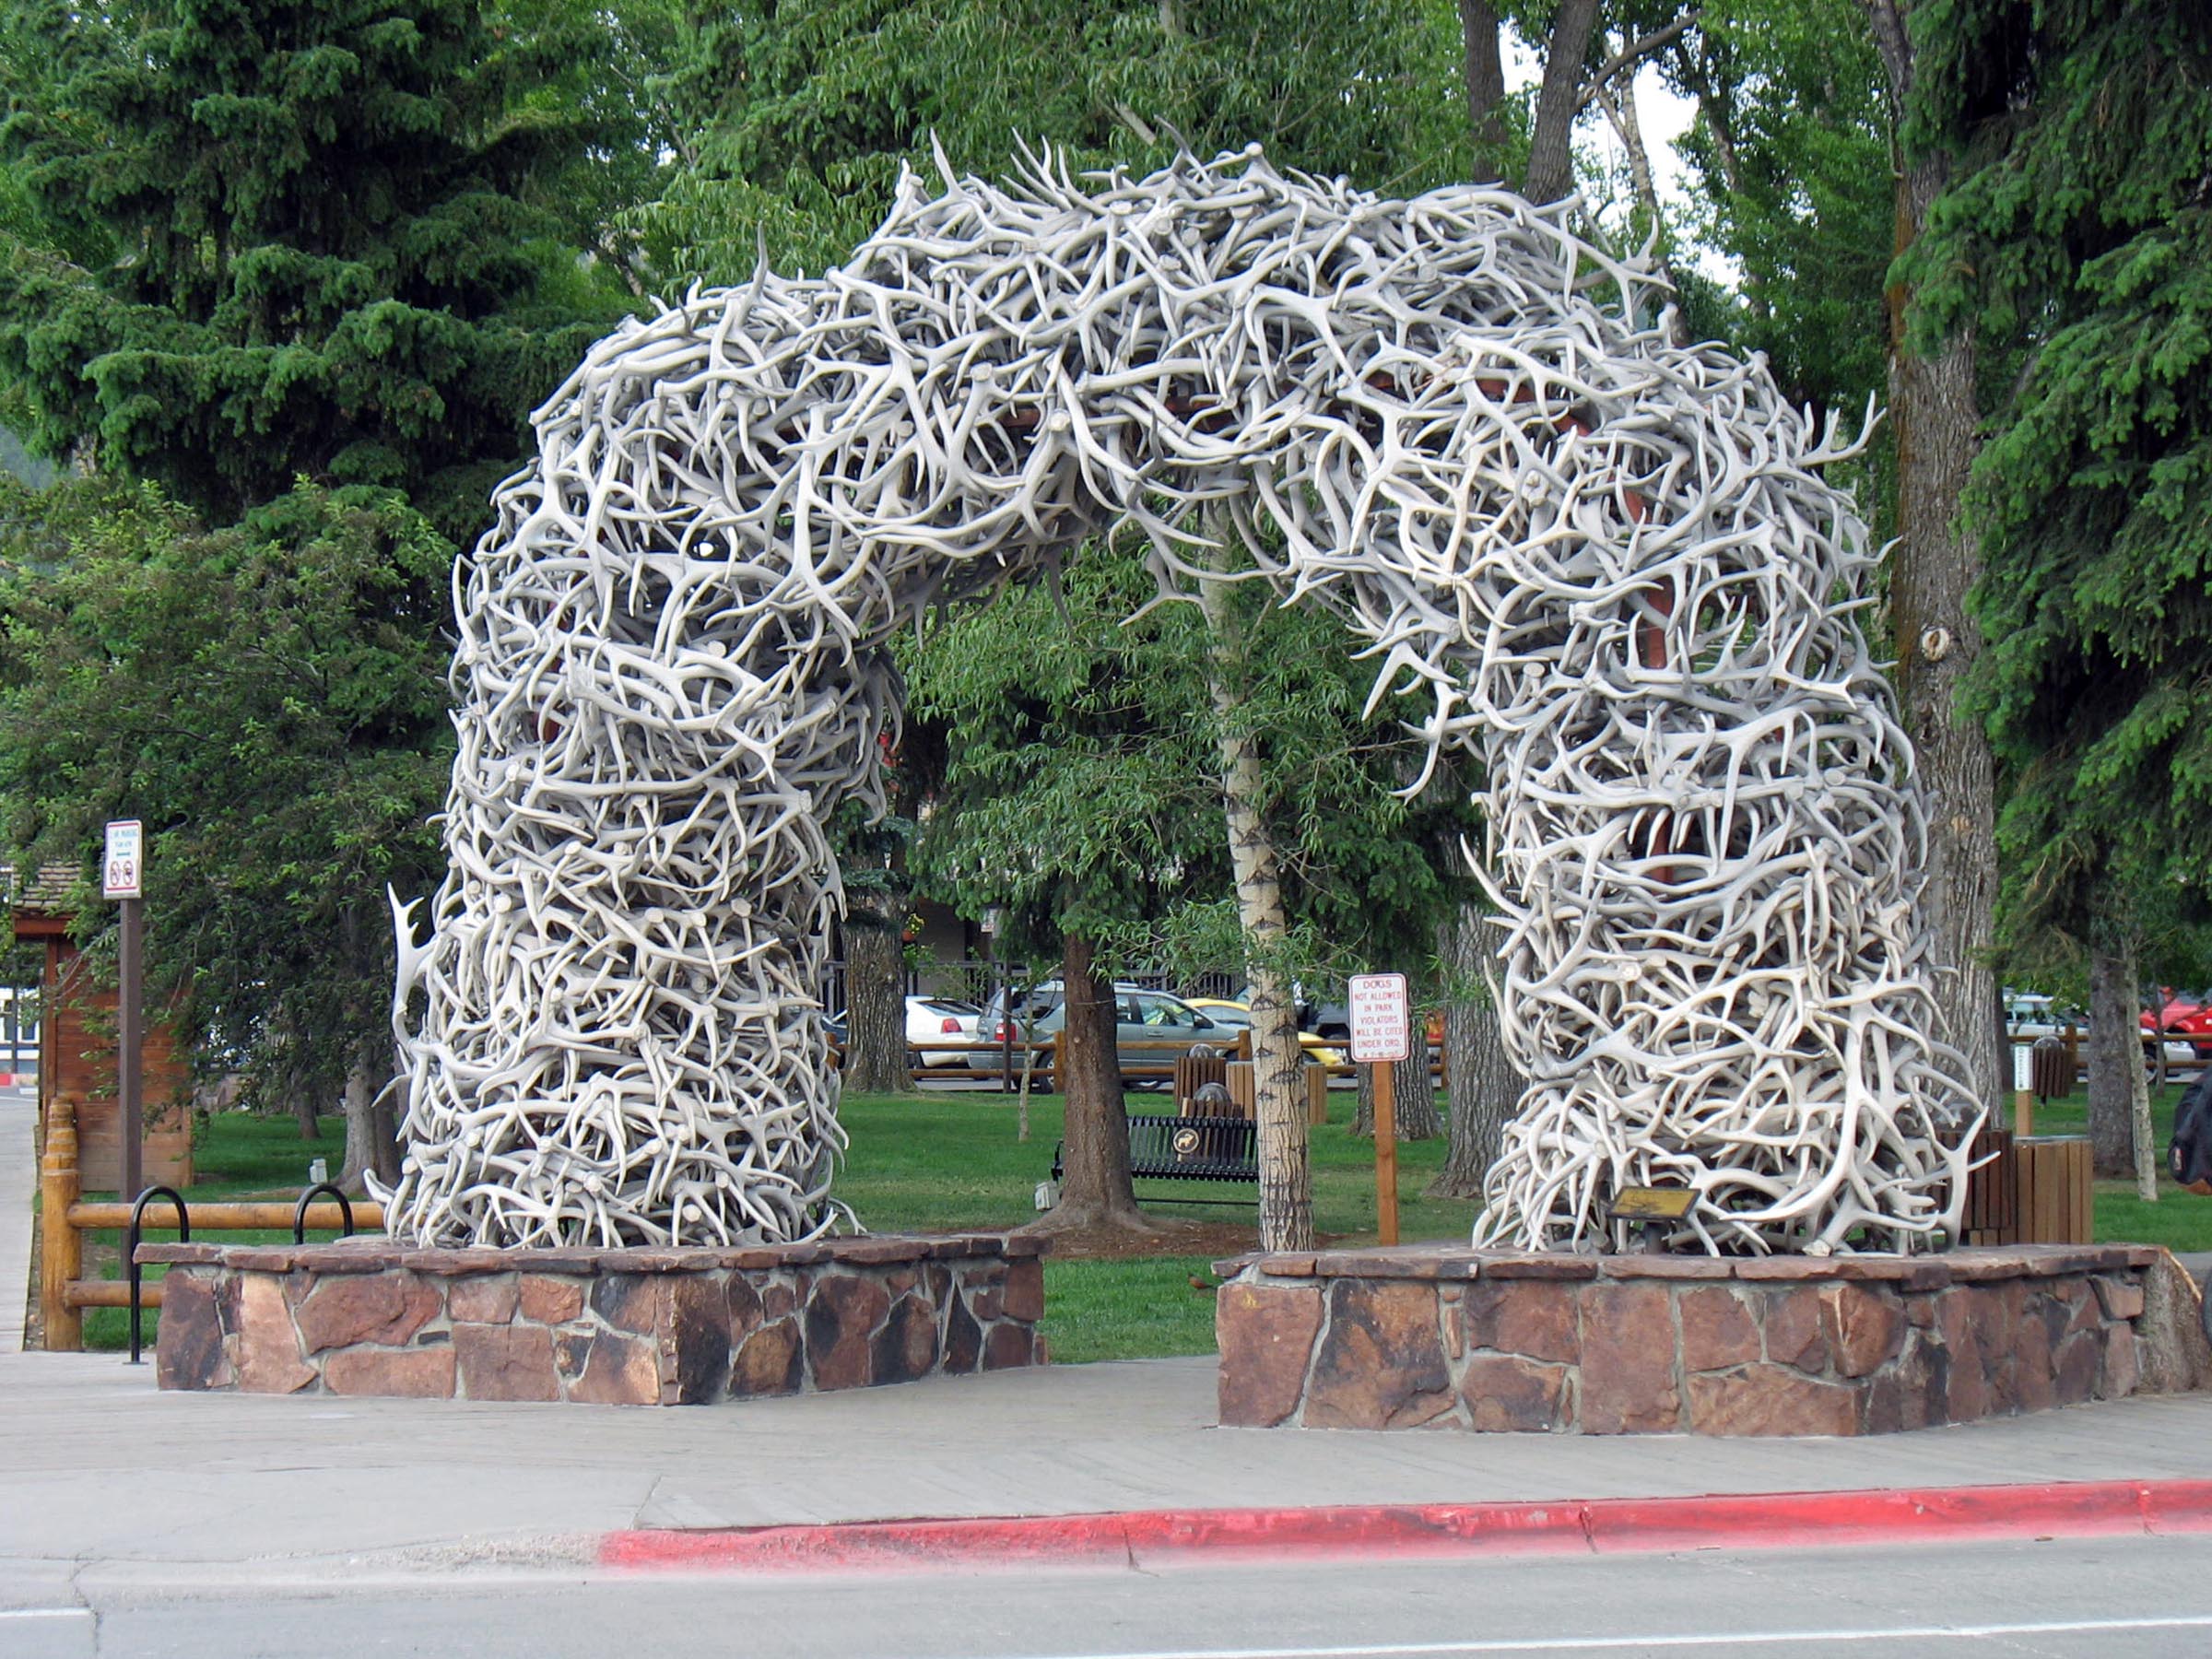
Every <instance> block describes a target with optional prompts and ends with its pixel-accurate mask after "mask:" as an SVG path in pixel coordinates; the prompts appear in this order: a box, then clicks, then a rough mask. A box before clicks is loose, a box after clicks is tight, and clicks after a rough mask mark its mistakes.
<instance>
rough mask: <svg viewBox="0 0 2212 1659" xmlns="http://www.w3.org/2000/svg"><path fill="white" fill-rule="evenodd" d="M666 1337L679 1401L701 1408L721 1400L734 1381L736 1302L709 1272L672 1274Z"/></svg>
mask: <svg viewBox="0 0 2212 1659" xmlns="http://www.w3.org/2000/svg"><path fill="white" fill-rule="evenodd" d="M660 1338H661V1348H662V1354H661V1371H662V1375H663V1376H664V1378H665V1380H666V1382H667V1383H668V1392H669V1393H670V1394H671V1395H672V1396H673V1403H675V1404H677V1405H682V1406H700V1405H704V1404H706V1403H707V1402H708V1401H710V1400H712V1399H714V1398H716V1397H717V1396H719V1395H720V1394H721V1393H722V1391H723V1389H724V1386H725V1385H726V1384H727V1383H728V1382H729V1377H730V1302H729V1295H728V1292H727V1291H726V1290H725V1289H724V1287H723V1284H722V1282H721V1281H720V1280H719V1279H717V1278H715V1277H713V1275H712V1274H707V1273H681V1274H672V1275H670V1276H669V1279H668V1324H667V1326H666V1328H665V1329H664V1330H663V1331H662V1332H661V1333H660Z"/></svg>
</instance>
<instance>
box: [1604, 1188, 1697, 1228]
mask: <svg viewBox="0 0 2212 1659" xmlns="http://www.w3.org/2000/svg"><path fill="white" fill-rule="evenodd" d="M1697 1202H1698V1194H1697V1193H1696V1191H1695V1190H1694V1189H1692V1188H1690V1187H1622V1188H1621V1189H1620V1191H1619V1192H1618V1193H1616V1194H1614V1195H1613V1202H1612V1204H1611V1205H1610V1206H1608V1207H1607V1208H1606V1215H1608V1216H1610V1217H1611V1218H1613V1219H1614V1220H1616V1221H1679V1220H1681V1219H1682V1218H1683V1217H1685V1216H1687V1215H1688V1214H1689V1212H1690V1211H1691V1210H1692V1209H1694V1208H1696V1207H1697Z"/></svg>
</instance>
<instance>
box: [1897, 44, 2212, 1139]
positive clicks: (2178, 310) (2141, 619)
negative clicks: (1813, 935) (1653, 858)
mask: <svg viewBox="0 0 2212 1659" xmlns="http://www.w3.org/2000/svg"><path fill="white" fill-rule="evenodd" d="M1935 17H1936V21H1937V24H1938V25H1939V26H1937V27H1933V28H1931V29H1928V30H1926V31H1925V39H1924V41H1922V42H1921V50H1922V59H1923V64H1924V68H1923V72H1922V75H1921V78H1920V82H1919V88H1918V93H1917V100H1916V108H1915V119H1916V123H1917V131H1916V134H1915V136H1916V139H1917V141H1918V142H1919V143H1920V145H1921V146H1922V147H1924V149H1926V150H1928V151H1930V152H1933V153H1940V154H1943V155H1946V156H1947V157H1948V158H1949V159H1950V160H1951V163H1952V169H1953V171H1952V178H1951V182H1950V185H1949V188H1948V189H1947V191H1946V193H1945V194H1944V195H1943V196H1942V198H1941V199H1940V200H1939V201H1938V202H1937V203H1936V204H1935V206H1934V208H1933V209H1931V211H1930V213H1929V216H1928V229H1927V232H1926V235H1925V237H1924V241H1923V243H1922V244H1921V245H1920V246H1918V247H1916V248H1915V249H1914V250H1913V252H1912V260H1911V268H1912V271H1913V273H1914V275H1915V276H1916V277H1918V279H1919V280H1920V283H1921V285H1922V286H1921V294H1920V308H1919V316H1918V318H1917V327H1918V329H1919V332H1920V334H1921V336H1922V337H1923V339H1924V340H1926V341H1935V340H1939V339H1947V338H1956V337H1959V336H1961V335H1965V334H1967V333H1968V332H1970V331H1971V332H1972V333H1974V334H1975V335H1977V336H1978V337H1979V340H1980V342H1981V346H1982V349H1983V352H1984V353H1985V354H1989V355H1990V356H1991V357H1992V358H1993V359H1994V358H1995V357H1996V354H1998V353H2002V354H2003V356H2002V360H2004V361H2005V362H2006V365H2007V367H2008V368H2013V367H2017V372H2014V373H2010V374H2008V375H2007V377H2006V381H2007V387H2006V395H2005V396H2004V399H2003V401H2002V402H2001V403H2000V404H1998V405H1997V406H1995V409H1994V421H1993V423H1992V424H1993V429H1992V431H1991V435H1990V437H1989V439H1988V441H1987V443H1986V444H1985V446H1984V448H1983V452H1982V455H1981V458H1980V460H1979V462H1978V463H1977V465H1976V466H1975V469H1974V475H1973V484H1972V488H1971V492H1970V495H1969V498H1968V507H1969V514H1970V521H1971V524H1972V525H1973V526H1974V528H1975V529H1976V530H1977V531H1978V533H1979V535H1980V536H1981V538H1982V544H1983V552H1984V557H1985V559H1986V560H1987V567H1986V575H1985V577H1984V579H1983V582H1982V584H1981V587H1980V588H1979V590H1978V594H1977V609H1978V612H1979V616H1980V618H1981V621H1982V625H1983V630H1984V632H1985V634H1986V636H1987V637H1988V639H1989V640H1990V641H1992V643H1991V645H1990V647H1989V653H1988V656H1987V658H1986V659H1985V662H1984V664H1983V670H1982V672H1981V673H1979V674H1978V675H1977V676H1976V677H1975V678H1974V680H1973V682H1972V685H1971V696H1972V699H1973V706H1974V708H1975V709H1976V710H1977V711H1978V712H1980V713H1981V714H1983V717H1984V718H1985V719H1986V721H1987V724H1988V726H1989V730H1990V733H1991V735H1992V738H1993V741H1994V744H1995V746H1996V750H1997V753H1998V756H1999V758H2000V759H2001V761H2002V762H2003V764H2004V767H2005V770H2006V782H2007V794H2006V801H2005V805H2004V807H2003V811H2002V815H2001V817H2000V818H1999V823H1998V833H1999V838H2000V841H2001V844H2002V845H2003V847H2004V849H2005V852H2006V854H2007V873H2006V884H2005V891H2006V918H2007V927H2008V930H2009V932H2010V934H2011V935H2012V937H2013V938H2014V939H2015V940H2016V941H2021V940H2029V939H2032V938H2034V937H2035V936H2036V935H2039V934H2041V935H2057V936H2060V937H2062V938H2065V939H2070V940H2072V941H2073V942H2075V944H2076V945H2077V947H2080V948H2082V949H2085V950H2086V951H2088V953H2090V954H2091V955H2092V956H2093V957H2095V958H2097V959H2100V961H2104V962H2107V963H2108V964H2109V963H2110V962H2115V961H2116V962H2122V963H2124V962H2126V961H2129V960H2132V959H2134V957H2135V954H2136V946H2137V943H2138V941H2139V939H2140V936H2141V934H2142V931H2143V927H2144V918H2145V917H2146V916H2147V915H2151V914H2156V913H2159V912H2165V911H2166V910H2167V909H2168V908H2169V906H2168V905H2167V904H2166V903H2165V902H2164V900H2163V899H2162V898H2161V899H2159V900H2150V899H2147V898H2146V897H2145V895H2146V894H2147V893H2154V892H2159V891H2160V890H2161V889H2169V890H2171V891H2172V892H2173V893H2176V894H2178V895H2179V896H2181V897H2182V898H2183V900H2184V901H2185V903H2186V904H2187V905H2189V906H2190V907H2192V908H2194V909H2196V910H2197V911H2198V912H2200V913H2201V910H2202V900H2203V883H2204V879H2205V877H2206V872H2207V869H2208V868H2212V860H2208V858H2207V855H2206V853H2205V850H2204V838H2203V834H2202V824H2203V815H2204V808H2205V806H2206V799H2207V794H2208V793H2212V392H2208V391H2207V387H2206V363H2207V359H2212V200H2207V191H2206V181H2207V179H2212V18H2207V17H2206V14H2205V13H2204V12H2203V10H2202V9H2201V8H2194V7H2183V6H2167V5H2150V4H2140V3H2135V0H2130V3H2128V4H2117V5H2110V6H2101V5H2099V6H2092V5H2088V4H2081V3H2075V4H2053V3H2050V0H2044V3H2041V4H2037V5H2035V6H2028V7H2021V6H2002V5H1997V4H1994V3H1992V0H1977V3H1975V4H1969V5H1961V6H1949V7H1945V8H1941V9H1940V11H1939V12H1937V13H1936V14H1935ZM2107 971H2108V972H2109V971H2110V970H2109V967H2108V969H2107ZM2111 1000H2112V999H2108V1001H2111ZM2132 1001H2133V997H2132V993H2131V994H2128V995H2127V996H2125V997H2123V998H2121V999H2119V1001H2117V1002H2116V1003H2114V1004H2113V1006H2118V1007H2120V1008H2122V1009H2123V1010H2124V1013H2123V1014H2122V1015H2121V1016H2118V1017H2116V1018H2122V1019H2123V1020H2124V1024H2125V1026H2126V1030H2124V1033H2123V1034H2122V1041H2121V1043H2120V1047H2119V1050H2118V1052H2123V1053H2132V1051H2133V1044H2134V1037H2135V1032H2134V1029H2133V1017H2132ZM2107 1069H2108V1071H2109V1070H2112V1069H2113V1068H2111V1067H2108V1068H2107ZM2131 1069H2132V1067H2120V1068H2118V1071H2119V1073H2120V1076H2119V1077H2109V1078H2108V1079H2107V1083H2108V1085H2114V1084H2117V1083H2119V1082H2120V1081H2122V1080H2123V1079H2124V1075H2125V1073H2126V1072H2127V1071H2129V1070H2131ZM2129 1092H2130V1091H2129V1090H2127V1089H2125V1088H2116V1087H2108V1088H2104V1089H2102V1090H2100V1093H2101V1094H2103V1095H2105V1096H2107V1097H2108V1099H2106V1100H2104V1101H2103V1103H2102V1104H2103V1111H2102V1112H2096V1111H2095V1110H2094V1108H2095V1107H2096V1106H2097V1104H2098V1103H2097V1102H2094V1101H2093V1103H2092V1104H2093V1115H2105V1116H2115V1115H2119V1114H2125V1113H2127V1112H2128V1105H2127V1096H2128V1094H2129ZM2105 1138H2106V1139H2107V1141H2108V1142H2109V1143H2112V1144H2113V1145H2115V1146H2116V1145H2119V1144H2124V1138H2125V1137H2124V1136H2119V1135H2107V1136H2106V1137H2105ZM2137 1139H2138V1141H2140V1140H2141V1139H2142V1137H2141V1136H2138V1137H2137ZM2147 1154H2148V1147H2147V1145H2142V1144H2138V1145H2137V1146H2136V1147H2135V1158H2134V1159H2133V1161H2134V1163H2135V1164H2136V1167H2137V1168H2138V1170H2139V1171H2142V1170H2147ZM2115 1172H2117V1171H2115ZM2139 1179H2140V1177H2139Z"/></svg>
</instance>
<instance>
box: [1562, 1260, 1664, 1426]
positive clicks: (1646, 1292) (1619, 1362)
mask: <svg viewBox="0 0 2212 1659" xmlns="http://www.w3.org/2000/svg"><path fill="white" fill-rule="evenodd" d="M1581 1394H1582V1401H1581V1410H1582V1429H1583V1433H1585V1434H1665V1433H1670V1432H1672V1431H1673V1430H1677V1429H1679V1428H1680V1427H1681V1426H1682V1396H1681V1394H1680V1393H1679V1391H1678V1390H1677V1387H1676V1385H1675V1319H1674V1308H1673V1303H1672V1299H1671V1298H1670V1297H1669V1295H1668V1294H1667V1289H1666V1287H1665V1286H1664V1285H1655V1284H1653V1285H1625V1284H1611V1285H1606V1284H1600V1285H1593V1286H1591V1287H1590V1288H1588V1289H1587V1290H1585V1291H1584V1292H1583V1374H1582V1389H1581Z"/></svg>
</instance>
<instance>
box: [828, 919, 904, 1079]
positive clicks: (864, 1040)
mask: <svg viewBox="0 0 2212 1659" xmlns="http://www.w3.org/2000/svg"><path fill="white" fill-rule="evenodd" d="M904 910H905V906H904V905H903V904H902V903H900V902H899V895H897V894H895V893H891V892H888V891H867V892H861V891H854V890H850V889H849V890H848V894H847V913H846V920H845V1066H844V1070H845V1079H844V1081H845V1087H846V1088H850V1089H854V1090H857V1091H858V1092H860V1093H863V1094H909V1093H912V1091H913V1087H914V1081H913V1077H912V1073H911V1072H910V1071H909V1070H908V1066H907V1062H908V1059H909V1055H908V1053H907V1047H906V957H905V953H904V951H903V950H902V949H901V948H900V939H899V923H900V915H901V913H902V912H904Z"/></svg>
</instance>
